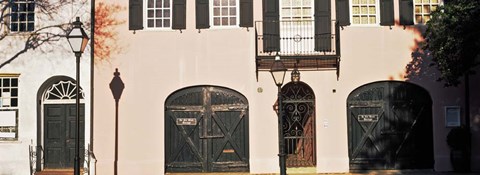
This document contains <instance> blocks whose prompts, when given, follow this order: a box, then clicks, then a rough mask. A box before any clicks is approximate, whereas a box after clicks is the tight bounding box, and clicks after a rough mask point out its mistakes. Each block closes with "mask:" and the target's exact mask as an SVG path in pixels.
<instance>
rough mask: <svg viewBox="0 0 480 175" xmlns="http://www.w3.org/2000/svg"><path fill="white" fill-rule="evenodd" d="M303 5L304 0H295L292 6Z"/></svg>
mask: <svg viewBox="0 0 480 175" xmlns="http://www.w3.org/2000/svg"><path fill="white" fill-rule="evenodd" d="M301 5H302V0H293V1H292V6H301Z"/></svg>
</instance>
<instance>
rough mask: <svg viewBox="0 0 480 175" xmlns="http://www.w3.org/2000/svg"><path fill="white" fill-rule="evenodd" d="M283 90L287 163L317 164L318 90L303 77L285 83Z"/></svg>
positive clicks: (290, 165)
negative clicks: (297, 80)
mask: <svg viewBox="0 0 480 175" xmlns="http://www.w3.org/2000/svg"><path fill="white" fill-rule="evenodd" d="M281 94H282V108H283V109H282V110H283V124H282V127H283V134H284V138H285V151H286V154H287V158H286V159H287V160H286V164H287V167H314V166H315V165H316V147H315V142H316V140H315V94H314V93H313V90H312V88H310V86H308V85H307V84H306V83H304V82H301V81H299V82H290V83H287V84H285V85H284V86H283V87H282V92H281Z"/></svg>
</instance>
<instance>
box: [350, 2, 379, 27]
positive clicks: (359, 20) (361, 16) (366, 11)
mask: <svg viewBox="0 0 480 175" xmlns="http://www.w3.org/2000/svg"><path fill="white" fill-rule="evenodd" d="M351 2H352V13H351V14H352V23H353V24H377V23H378V22H377V17H378V2H377V1H376V0H351Z"/></svg>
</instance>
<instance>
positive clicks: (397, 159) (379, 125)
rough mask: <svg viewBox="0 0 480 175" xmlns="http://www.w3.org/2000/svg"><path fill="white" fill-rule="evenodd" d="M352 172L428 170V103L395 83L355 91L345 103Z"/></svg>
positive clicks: (419, 91)
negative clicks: (369, 170) (366, 170)
mask: <svg viewBox="0 0 480 175" xmlns="http://www.w3.org/2000/svg"><path fill="white" fill-rule="evenodd" d="M347 122H348V148H349V150H348V151H349V160H350V169H351V170H365V169H432V168H433V162H434V158H433V128H432V100H431V97H430V95H429V93H428V92H427V91H426V90H425V89H424V88H422V87H420V86H418V85H415V84H412V83H407V82H400V81H380V82H373V83H370V84H366V85H363V86H360V87H359V88H357V89H355V90H353V91H352V92H351V93H350V95H349V96H348V99H347Z"/></svg>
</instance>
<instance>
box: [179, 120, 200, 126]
mask: <svg viewBox="0 0 480 175" xmlns="http://www.w3.org/2000/svg"><path fill="white" fill-rule="evenodd" d="M177 125H193V126H195V125H197V119H196V118H177Z"/></svg>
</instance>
